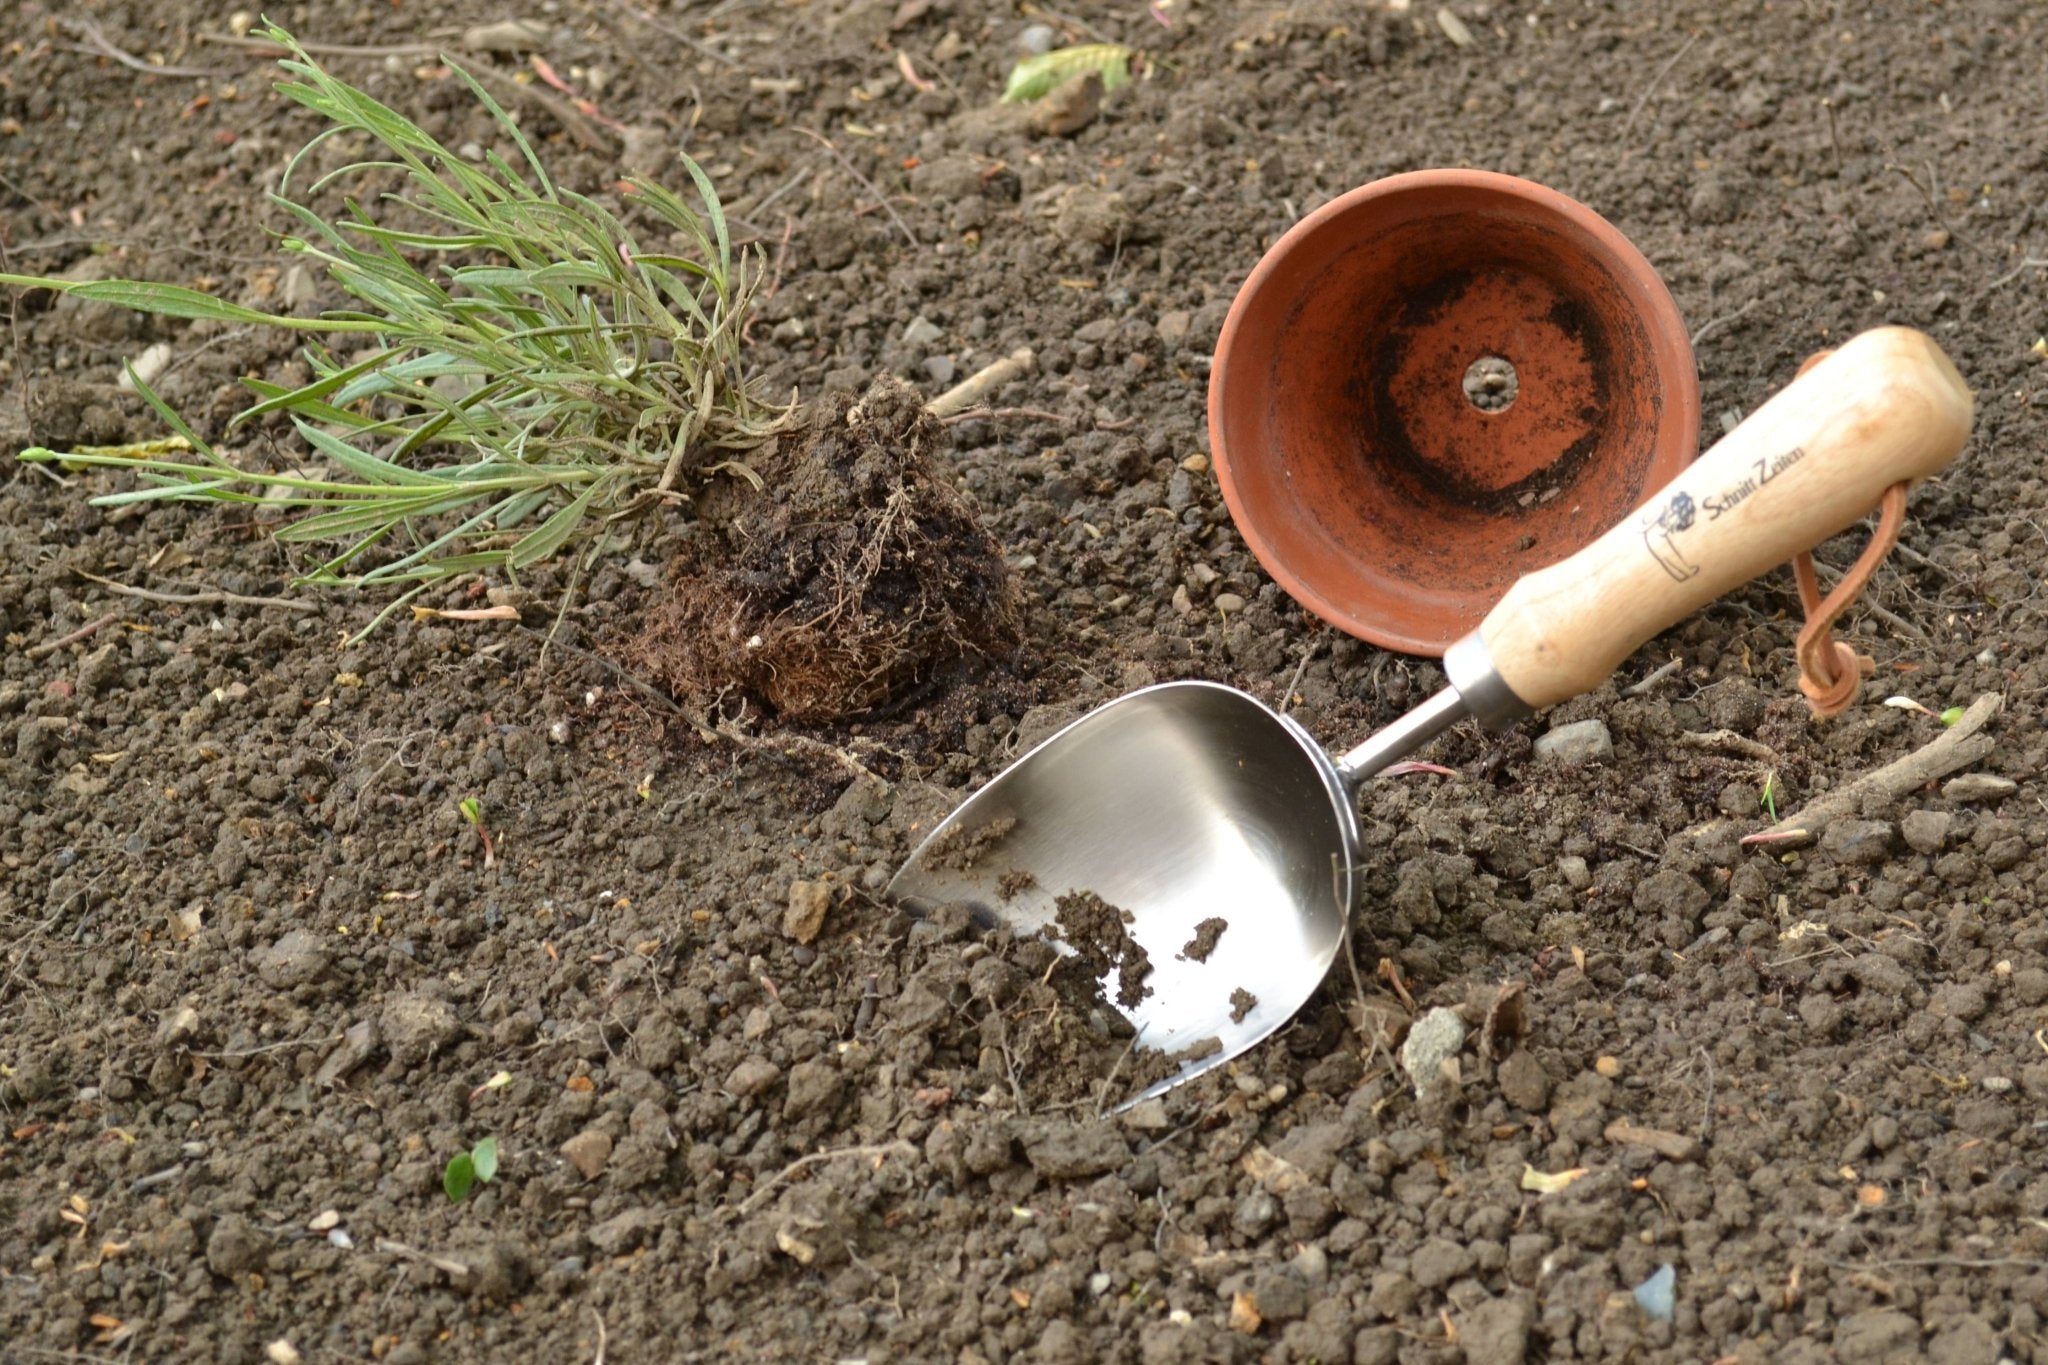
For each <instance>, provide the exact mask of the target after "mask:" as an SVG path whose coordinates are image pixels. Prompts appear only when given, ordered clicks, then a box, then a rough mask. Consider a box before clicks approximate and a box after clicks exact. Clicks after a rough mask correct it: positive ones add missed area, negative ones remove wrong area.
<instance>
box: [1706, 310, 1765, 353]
mask: <svg viewBox="0 0 2048 1365" xmlns="http://www.w3.org/2000/svg"><path fill="white" fill-rule="evenodd" d="M1757 303H1758V300H1756V299H1751V300H1750V301H1749V302H1748V303H1745V304H1743V305H1742V307H1740V308H1738V309H1736V310H1735V311H1734V312H1732V313H1723V314H1722V315H1721V316H1720V317H1717V318H1708V319H1707V320H1706V321H1705V322H1703V323H1701V324H1700V329H1699V330H1698V331H1697V332H1694V333H1693V334H1692V345H1693V349H1694V350H1698V349H1699V344H1700V343H1701V342H1702V341H1705V340H1706V339H1707V338H1708V337H1710V336H1712V335H1713V334H1714V333H1716V332H1718V331H1720V330H1721V329H1722V328H1723V327H1726V326H1728V325H1729V324H1731V323H1735V322H1740V321H1741V320H1742V319H1743V318H1746V317H1748V316H1749V313H1750V310H1751V309H1752V308H1755V307H1756V306H1757Z"/></svg>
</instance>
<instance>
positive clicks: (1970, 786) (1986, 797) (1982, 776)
mask: <svg viewBox="0 0 2048 1365" xmlns="http://www.w3.org/2000/svg"><path fill="white" fill-rule="evenodd" d="M2019 789H2020V784H2019V783H2017V782H2015V781H2013V780H2012V779H2011V778H2009V777H1999V776H1996V775H1995V774H1992V773H1964V774H1963V775H1962V776H1961V777H1951V778H1950V779H1949V780H1948V781H1947V782H1944V783H1943V784H1942V787H1941V794H1942V795H1943V796H1946V797H1947V798H1948V799H1949V800H1951V801H1997V800H2000V799H2001V798H2004V797H2007V796H2011V795H2012V794H2013V793H2014V792H2016V791H2018V790H2019Z"/></svg>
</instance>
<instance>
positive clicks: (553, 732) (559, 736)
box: [548, 720, 575, 744]
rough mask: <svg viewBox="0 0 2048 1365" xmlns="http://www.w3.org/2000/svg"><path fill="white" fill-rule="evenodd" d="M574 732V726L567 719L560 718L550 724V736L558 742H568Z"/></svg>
mask: <svg viewBox="0 0 2048 1365" xmlns="http://www.w3.org/2000/svg"><path fill="white" fill-rule="evenodd" d="M573 733H575V732H574V730H573V728H572V727H571V726H570V724H569V722H568V721H566V720H558V721H556V722H554V723H553V724H551V725H549V726H548V738H549V739H550V740H552V741H554V742H555V743H556V744H567V743H568V742H569V736H570V735H571V734H573Z"/></svg>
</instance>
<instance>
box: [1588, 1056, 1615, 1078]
mask: <svg viewBox="0 0 2048 1365" xmlns="http://www.w3.org/2000/svg"><path fill="white" fill-rule="evenodd" d="M1593 1070H1595V1071H1597V1072H1599V1073H1600V1074H1601V1075H1602V1076H1605V1077H1606V1078H1607V1079H1608V1080H1610V1081H1611V1080H1613V1079H1614V1078H1615V1077H1616V1076H1619V1075H1620V1074H1621V1061H1620V1059H1619V1058H1616V1057H1596V1058H1594V1059H1593Z"/></svg>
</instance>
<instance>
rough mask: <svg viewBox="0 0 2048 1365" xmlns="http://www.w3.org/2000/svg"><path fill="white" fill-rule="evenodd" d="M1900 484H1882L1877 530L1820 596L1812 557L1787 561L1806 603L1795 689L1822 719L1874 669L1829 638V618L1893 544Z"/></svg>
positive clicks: (1900, 513) (1901, 514)
mask: <svg viewBox="0 0 2048 1365" xmlns="http://www.w3.org/2000/svg"><path fill="white" fill-rule="evenodd" d="M1906 487H1907V485H1906V484H1905V483H1895V484H1893V485H1892V486H1891V487H1890V488H1887V489H1885V491H1884V501H1883V502H1882V503H1880V504H1879V508H1878V518H1877V530H1876V532H1875V533H1873V534H1872V535H1871V537H1870V544H1868V545H1866V546H1865V547H1864V548H1863V553H1862V555H1861V556H1859V557H1858V558H1857V560H1856V563H1855V564H1854V565H1852V566H1851V567H1850V569H1849V571H1848V572H1847V573H1845V574H1843V575H1842V581H1841V582H1839V583H1837V584H1835V587H1834V591H1833V592H1830V593H1829V594H1828V595H1827V596H1826V597H1822V596H1821V595H1820V584H1819V582H1818V580H1817V579H1816V578H1815V575H1814V571H1813V556H1812V555H1811V554H1801V555H1800V556H1799V557H1798V558H1797V559H1794V560H1793V561H1792V576H1793V577H1794V578H1796V579H1797V580H1798V582H1799V601H1800V604H1801V605H1802V606H1803V607H1805V608H1806V624H1805V626H1803V627H1802V628H1801V629H1800V631H1799V640H1798V642H1797V643H1796V644H1795V645H1794V647H1793V653H1794V656H1795V657H1796V658H1797V659H1798V660H1799V690H1800V691H1801V692H1804V693H1805V694H1806V704H1807V705H1808V706H1809V707H1811V708H1812V709H1813V713H1814V714H1815V715H1816V716H1820V717H1822V718H1826V717H1828V716H1836V715H1840V714H1841V713H1842V712H1843V711H1845V710H1847V709H1848V706H1849V704H1850V703H1851V702H1853V701H1855V700H1856V693H1857V691H1858V689H1859V687H1860V686H1861V684H1862V682H1863V680H1864V679H1865V678H1867V677H1869V676H1870V675H1871V674H1873V673H1875V672H1876V671H1877V663H1876V661H1875V660H1873V659H1872V658H1871V657H1870V656H1869V655H1867V654H1858V653H1857V652H1856V651H1855V650H1853V649H1851V648H1850V647H1849V646H1847V645H1845V644H1843V643H1842V642H1841V641H1840V640H1837V639H1835V638H1834V635H1833V633H1832V632H1833V628H1834V624H1835V621H1836V620H1837V619H1838V618H1840V616H1841V614H1842V613H1843V612H1844V611H1847V610H1848V608H1849V604H1850V603H1852V602H1854V601H1855V600H1856V598H1857V596H1858V595H1859V594H1861V593H1862V591H1863V588H1864V585H1865V584H1867V583H1868V582H1869V581H1870V576H1871V575H1872V574H1873V573H1875V572H1877V566H1878V565H1879V564H1882V563H1883V562H1884V557H1885V556H1886V555H1888V554H1890V553H1891V550H1892V546H1894V545H1896V544H1898V542H1899V528H1900V527H1901V526H1903V525H1904V524H1905V521H1906Z"/></svg>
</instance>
